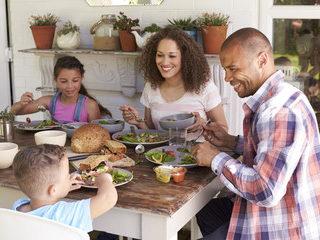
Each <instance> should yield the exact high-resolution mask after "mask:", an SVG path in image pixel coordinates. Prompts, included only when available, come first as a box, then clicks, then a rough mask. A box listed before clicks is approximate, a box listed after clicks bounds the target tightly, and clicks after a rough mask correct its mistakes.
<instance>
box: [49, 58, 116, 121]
mask: <svg viewBox="0 0 320 240" xmlns="http://www.w3.org/2000/svg"><path fill="white" fill-rule="evenodd" d="M62 69H77V70H78V71H79V72H80V74H81V76H83V74H84V72H85V71H84V68H83V64H82V63H81V62H80V61H79V60H78V59H77V58H76V57H73V56H64V57H61V58H59V59H58V60H57V62H56V64H55V66H54V70H53V74H54V78H55V79H56V78H57V77H58V75H59V73H60V71H61V70H62ZM79 93H80V94H83V95H85V96H87V97H89V98H91V99H93V100H94V101H96V102H97V103H98V106H99V110H100V113H101V114H105V115H108V116H109V117H112V114H111V112H110V111H109V110H108V109H107V108H105V107H103V106H102V105H101V104H100V103H99V101H98V100H97V99H95V98H94V97H92V96H91V95H90V94H89V93H88V91H87V89H86V88H85V86H84V85H83V84H82V83H81V87H80V91H79Z"/></svg>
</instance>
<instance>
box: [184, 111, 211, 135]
mask: <svg viewBox="0 0 320 240" xmlns="http://www.w3.org/2000/svg"><path fill="white" fill-rule="evenodd" d="M191 114H192V115H193V116H195V122H194V124H192V125H191V126H189V127H187V130H188V132H196V131H198V130H202V126H203V125H204V124H206V120H204V119H203V118H202V117H200V114H199V113H198V112H192V113H191Z"/></svg>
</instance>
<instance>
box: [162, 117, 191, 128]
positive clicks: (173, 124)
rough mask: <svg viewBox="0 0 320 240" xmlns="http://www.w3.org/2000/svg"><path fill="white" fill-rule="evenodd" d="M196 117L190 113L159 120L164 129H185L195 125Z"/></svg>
mask: <svg viewBox="0 0 320 240" xmlns="http://www.w3.org/2000/svg"><path fill="white" fill-rule="evenodd" d="M194 121H195V117H194V116H193V115H192V114H190V113H178V114H174V115H169V116H166V117H163V118H161V119H160V120H159V124H160V126H161V128H162V129H165V130H169V128H172V129H184V128H186V127H189V126H190V125H192V124H194Z"/></svg>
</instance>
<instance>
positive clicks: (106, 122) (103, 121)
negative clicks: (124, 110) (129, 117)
mask: <svg viewBox="0 0 320 240" xmlns="http://www.w3.org/2000/svg"><path fill="white" fill-rule="evenodd" d="M121 123H123V122H122V121H120V120H116V121H114V122H108V121H106V120H101V121H99V124H106V125H111V124H121Z"/></svg>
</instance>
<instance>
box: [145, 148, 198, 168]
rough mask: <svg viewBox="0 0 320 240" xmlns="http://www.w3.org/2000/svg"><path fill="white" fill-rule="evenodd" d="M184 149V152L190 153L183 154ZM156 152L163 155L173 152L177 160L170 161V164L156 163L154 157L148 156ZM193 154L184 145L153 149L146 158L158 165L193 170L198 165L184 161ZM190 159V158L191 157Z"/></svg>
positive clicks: (146, 154)
mask: <svg viewBox="0 0 320 240" xmlns="http://www.w3.org/2000/svg"><path fill="white" fill-rule="evenodd" d="M182 149H183V150H184V151H188V152H183V151H182ZM156 151H160V152H163V153H167V152H169V151H170V152H171V153H172V152H173V154H174V156H175V160H173V161H170V162H161V163H160V162H156V161H155V160H153V159H152V156H148V154H150V153H153V152H156ZM190 154H191V153H190V152H189V150H188V149H187V148H186V146H184V145H173V146H163V147H157V148H153V149H150V150H149V151H147V152H146V153H145V157H146V159H147V160H148V161H150V162H152V163H155V164H158V165H164V164H165V165H171V166H175V167H186V168H191V167H196V166H198V165H197V163H196V162H195V161H192V163H185V162H183V159H185V157H186V156H187V155H190ZM189 157H190V156H189Z"/></svg>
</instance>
